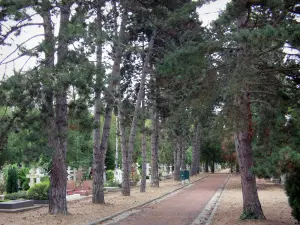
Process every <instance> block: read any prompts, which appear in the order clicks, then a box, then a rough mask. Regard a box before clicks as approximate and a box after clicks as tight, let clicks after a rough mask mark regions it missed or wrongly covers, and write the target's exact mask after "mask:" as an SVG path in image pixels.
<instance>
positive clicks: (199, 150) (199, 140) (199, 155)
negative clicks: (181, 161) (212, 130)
mask: <svg viewBox="0 0 300 225" xmlns="http://www.w3.org/2000/svg"><path fill="white" fill-rule="evenodd" d="M197 129H198V131H197V137H198V138H197V149H198V152H197V174H199V172H200V159H201V132H200V124H198V126H197Z"/></svg>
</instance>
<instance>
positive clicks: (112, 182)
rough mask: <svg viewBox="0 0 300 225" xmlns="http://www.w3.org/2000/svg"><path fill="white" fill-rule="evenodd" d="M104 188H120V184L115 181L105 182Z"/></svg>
mask: <svg viewBox="0 0 300 225" xmlns="http://www.w3.org/2000/svg"><path fill="white" fill-rule="evenodd" d="M104 187H121V184H120V183H119V182H117V181H115V180H107V182H106V183H105V184H104Z"/></svg>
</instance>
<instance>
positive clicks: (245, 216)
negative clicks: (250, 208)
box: [240, 211, 258, 220]
mask: <svg viewBox="0 0 300 225" xmlns="http://www.w3.org/2000/svg"><path fill="white" fill-rule="evenodd" d="M240 219H241V220H253V219H258V218H257V217H256V216H255V215H254V214H253V213H252V212H247V211H243V213H242V215H241V216H240Z"/></svg>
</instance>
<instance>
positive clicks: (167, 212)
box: [102, 174, 228, 225]
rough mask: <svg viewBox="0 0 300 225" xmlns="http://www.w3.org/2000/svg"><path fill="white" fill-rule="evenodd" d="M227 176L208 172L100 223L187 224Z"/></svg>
mask: <svg viewBox="0 0 300 225" xmlns="http://www.w3.org/2000/svg"><path fill="white" fill-rule="evenodd" d="M227 175H228V174H211V175H210V176H208V177H206V178H204V179H202V180H200V181H199V182H196V183H195V184H193V185H190V186H189V187H187V188H184V189H182V190H181V191H179V192H177V193H176V194H173V195H172V196H170V197H168V198H166V199H163V200H162V201H159V202H157V203H155V204H150V205H146V206H143V207H139V208H137V209H135V210H133V211H131V212H127V213H126V214H125V215H123V216H122V215H121V216H119V217H118V218H116V219H113V220H111V221H108V222H105V223H102V224H107V225H108V224H115V225H169V224H170V225H185V224H186V225H190V224H191V223H192V222H193V221H194V220H195V219H196V217H197V216H198V215H199V214H200V213H201V211H202V210H203V209H204V207H205V206H206V204H207V203H208V202H209V200H210V199H211V198H212V196H213V195H214V194H215V192H216V191H217V190H218V189H219V187H220V186H221V185H222V184H223V183H224V181H225V180H226V178H227Z"/></svg>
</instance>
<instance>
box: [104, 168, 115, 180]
mask: <svg viewBox="0 0 300 225" xmlns="http://www.w3.org/2000/svg"><path fill="white" fill-rule="evenodd" d="M106 179H107V180H113V179H114V171H113V170H107V171H106Z"/></svg>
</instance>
